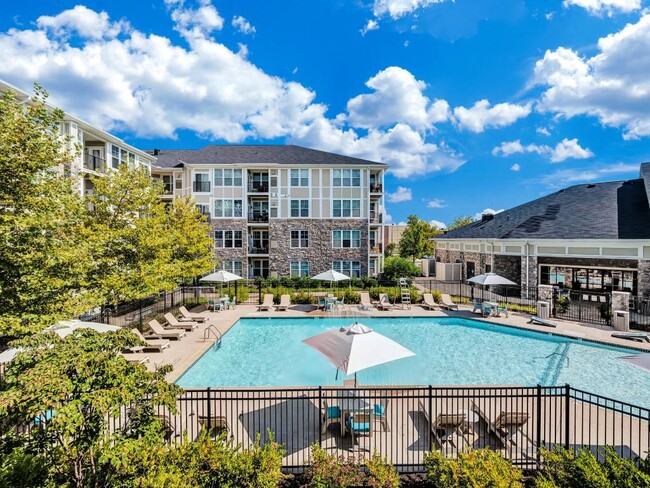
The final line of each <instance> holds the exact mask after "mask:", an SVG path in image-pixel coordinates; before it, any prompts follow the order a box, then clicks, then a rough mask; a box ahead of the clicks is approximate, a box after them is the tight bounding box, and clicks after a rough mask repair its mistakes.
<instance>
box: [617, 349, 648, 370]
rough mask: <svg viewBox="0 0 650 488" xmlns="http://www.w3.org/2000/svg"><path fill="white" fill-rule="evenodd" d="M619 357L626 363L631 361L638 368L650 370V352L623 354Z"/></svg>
mask: <svg viewBox="0 0 650 488" xmlns="http://www.w3.org/2000/svg"><path fill="white" fill-rule="evenodd" d="M618 359H621V360H623V361H625V362H626V363H630V364H631V365H632V366H636V367H637V368H641V369H645V370H646V371H650V353H645V354H635V355H633V356H622V357H620V358H618Z"/></svg>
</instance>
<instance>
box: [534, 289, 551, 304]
mask: <svg viewBox="0 0 650 488" xmlns="http://www.w3.org/2000/svg"><path fill="white" fill-rule="evenodd" d="M537 295H538V297H537V299H538V300H543V301H545V302H549V303H552V302H553V287H552V286H551V285H538V286H537Z"/></svg>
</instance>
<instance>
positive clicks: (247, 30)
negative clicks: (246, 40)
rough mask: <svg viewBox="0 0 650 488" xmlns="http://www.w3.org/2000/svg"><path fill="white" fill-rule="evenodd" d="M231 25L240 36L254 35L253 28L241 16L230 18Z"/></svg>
mask: <svg viewBox="0 0 650 488" xmlns="http://www.w3.org/2000/svg"><path fill="white" fill-rule="evenodd" d="M231 25H232V26H233V27H234V28H235V29H237V30H238V31H239V32H241V33H242V34H255V32H256V30H255V27H254V26H252V25H251V23H250V22H249V21H248V20H246V19H245V18H244V17H242V16H241V15H235V16H234V17H233V18H232V22H231Z"/></svg>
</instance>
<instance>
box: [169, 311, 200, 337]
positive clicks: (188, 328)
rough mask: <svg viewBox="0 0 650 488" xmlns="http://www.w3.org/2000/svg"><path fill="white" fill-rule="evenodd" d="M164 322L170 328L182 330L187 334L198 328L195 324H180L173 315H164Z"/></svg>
mask: <svg viewBox="0 0 650 488" xmlns="http://www.w3.org/2000/svg"><path fill="white" fill-rule="evenodd" d="M165 320H166V321H167V323H168V324H169V325H170V326H171V328H173V329H183V330H185V331H187V332H192V331H193V330H194V329H196V328H197V327H198V326H199V324H198V323H197V322H181V321H180V320H178V319H177V318H176V317H174V314H171V313H169V312H167V313H166V314H165Z"/></svg>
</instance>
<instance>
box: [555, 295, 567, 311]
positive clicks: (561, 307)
mask: <svg viewBox="0 0 650 488" xmlns="http://www.w3.org/2000/svg"><path fill="white" fill-rule="evenodd" d="M570 304H571V301H570V300H569V297H562V298H560V299H559V300H558V301H556V302H555V310H556V312H557V313H566V312H567V310H569V305H570Z"/></svg>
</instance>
